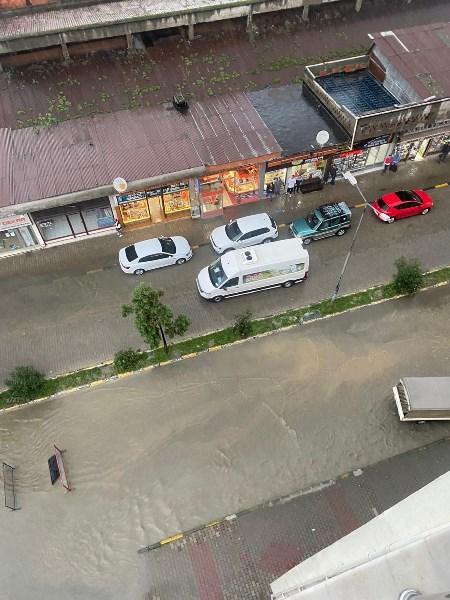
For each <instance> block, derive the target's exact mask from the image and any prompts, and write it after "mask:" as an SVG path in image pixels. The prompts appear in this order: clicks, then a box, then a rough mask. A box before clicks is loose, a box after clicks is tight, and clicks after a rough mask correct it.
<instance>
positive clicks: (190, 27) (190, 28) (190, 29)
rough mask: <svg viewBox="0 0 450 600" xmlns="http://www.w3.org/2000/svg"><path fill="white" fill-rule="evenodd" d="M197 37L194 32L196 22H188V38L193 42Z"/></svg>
mask: <svg viewBox="0 0 450 600" xmlns="http://www.w3.org/2000/svg"><path fill="white" fill-rule="evenodd" d="M194 39H195V34H194V23H189V24H188V40H189V41H190V42H193V41H194Z"/></svg>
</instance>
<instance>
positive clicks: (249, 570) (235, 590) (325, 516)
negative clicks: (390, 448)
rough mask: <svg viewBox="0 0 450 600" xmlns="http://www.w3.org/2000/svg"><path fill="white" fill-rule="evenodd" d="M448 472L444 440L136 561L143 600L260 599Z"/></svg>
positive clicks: (448, 445)
mask: <svg viewBox="0 0 450 600" xmlns="http://www.w3.org/2000/svg"><path fill="white" fill-rule="evenodd" d="M405 427H409V425H405ZM413 427H414V426H413ZM449 465H450V440H449V439H446V440H443V441H441V442H437V443H435V444H433V445H430V446H428V447H424V448H420V449H419V450H415V451H412V452H408V453H405V454H401V455H398V456H396V457H394V458H392V459H389V460H386V461H384V462H381V463H378V464H375V465H373V466H371V467H368V468H366V469H364V470H358V471H354V472H353V473H347V474H344V475H342V476H341V477H339V478H338V479H337V480H336V481H327V482H324V483H323V484H322V485H320V486H317V488H316V489H315V490H306V491H303V492H301V493H299V495H298V496H297V497H295V498H291V499H289V498H288V499H279V500H277V501H275V502H273V503H271V504H268V505H265V506H261V507H258V508H255V509H253V510H249V511H245V512H244V513H242V514H240V515H238V516H237V518H234V519H232V520H224V521H223V522H221V523H219V524H217V525H212V526H210V527H205V528H202V529H200V530H198V531H195V532H192V533H190V534H187V535H185V536H184V537H183V538H182V539H180V540H178V541H175V542H172V543H169V544H167V545H164V546H162V547H160V548H158V549H156V550H151V551H150V552H149V554H144V555H143V560H146V561H147V564H148V570H149V572H150V581H152V586H151V588H150V590H149V592H148V594H147V599H148V600H173V599H174V598H183V600H262V599H268V598H269V597H270V582H271V581H273V580H274V579H276V578H277V577H279V576H280V575H282V574H283V573H285V572H286V571H287V570H289V569H290V568H292V567H294V566H295V565H296V564H298V563H299V562H301V561H302V560H304V559H306V558H308V557H309V556H312V555H313V554H315V553H316V552H318V551H319V550H322V549H323V548H325V547H326V546H328V545H330V544H332V543H333V542H334V541H336V540H338V539H340V538H341V537H343V536H345V535H347V534H348V533H350V532H351V531H353V530H354V529H356V528H358V527H360V526H361V525H363V524H364V523H366V522H367V521H369V520H370V519H372V518H373V517H374V516H376V515H377V514H379V513H381V512H383V511H385V510H386V509H388V508H389V507H391V506H393V505H394V504H396V503H397V502H399V501H400V500H402V499H404V498H406V497H407V496H409V495H410V494H412V493H413V492H415V491H417V490H418V489H420V488H421V487H423V486H424V485H426V484H427V483H429V482H431V481H432V480H433V479H435V478H436V477H439V476H440V475H442V474H443V473H445V472H447V471H448V469H449Z"/></svg>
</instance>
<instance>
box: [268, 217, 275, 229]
mask: <svg viewBox="0 0 450 600" xmlns="http://www.w3.org/2000/svg"><path fill="white" fill-rule="evenodd" d="M269 219H270V223H271V225H272V227H273V228H274V229H276V228H277V224H276V223H275V221H274V220H273V219H272V217H269Z"/></svg>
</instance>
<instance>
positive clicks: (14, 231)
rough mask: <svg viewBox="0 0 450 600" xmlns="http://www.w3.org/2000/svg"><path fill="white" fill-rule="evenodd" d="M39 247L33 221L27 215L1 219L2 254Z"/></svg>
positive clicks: (0, 238) (0, 240)
mask: <svg viewBox="0 0 450 600" xmlns="http://www.w3.org/2000/svg"><path fill="white" fill-rule="evenodd" d="M37 245H38V242H37V240H36V237H35V235H34V233H33V229H32V228H31V221H30V219H29V218H28V216H27V215H16V216H13V217H5V218H3V219H0V254H2V253H6V252H12V251H14V250H22V249H24V248H31V247H32V246H37Z"/></svg>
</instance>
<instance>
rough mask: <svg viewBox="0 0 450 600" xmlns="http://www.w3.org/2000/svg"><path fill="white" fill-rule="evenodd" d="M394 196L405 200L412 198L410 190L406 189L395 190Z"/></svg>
mask: <svg viewBox="0 0 450 600" xmlns="http://www.w3.org/2000/svg"><path fill="white" fill-rule="evenodd" d="M396 196H397V197H398V198H400V200H405V201H407V200H412V199H413V196H412V194H411V192H408V191H407V190H401V191H400V192H397V194H396Z"/></svg>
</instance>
